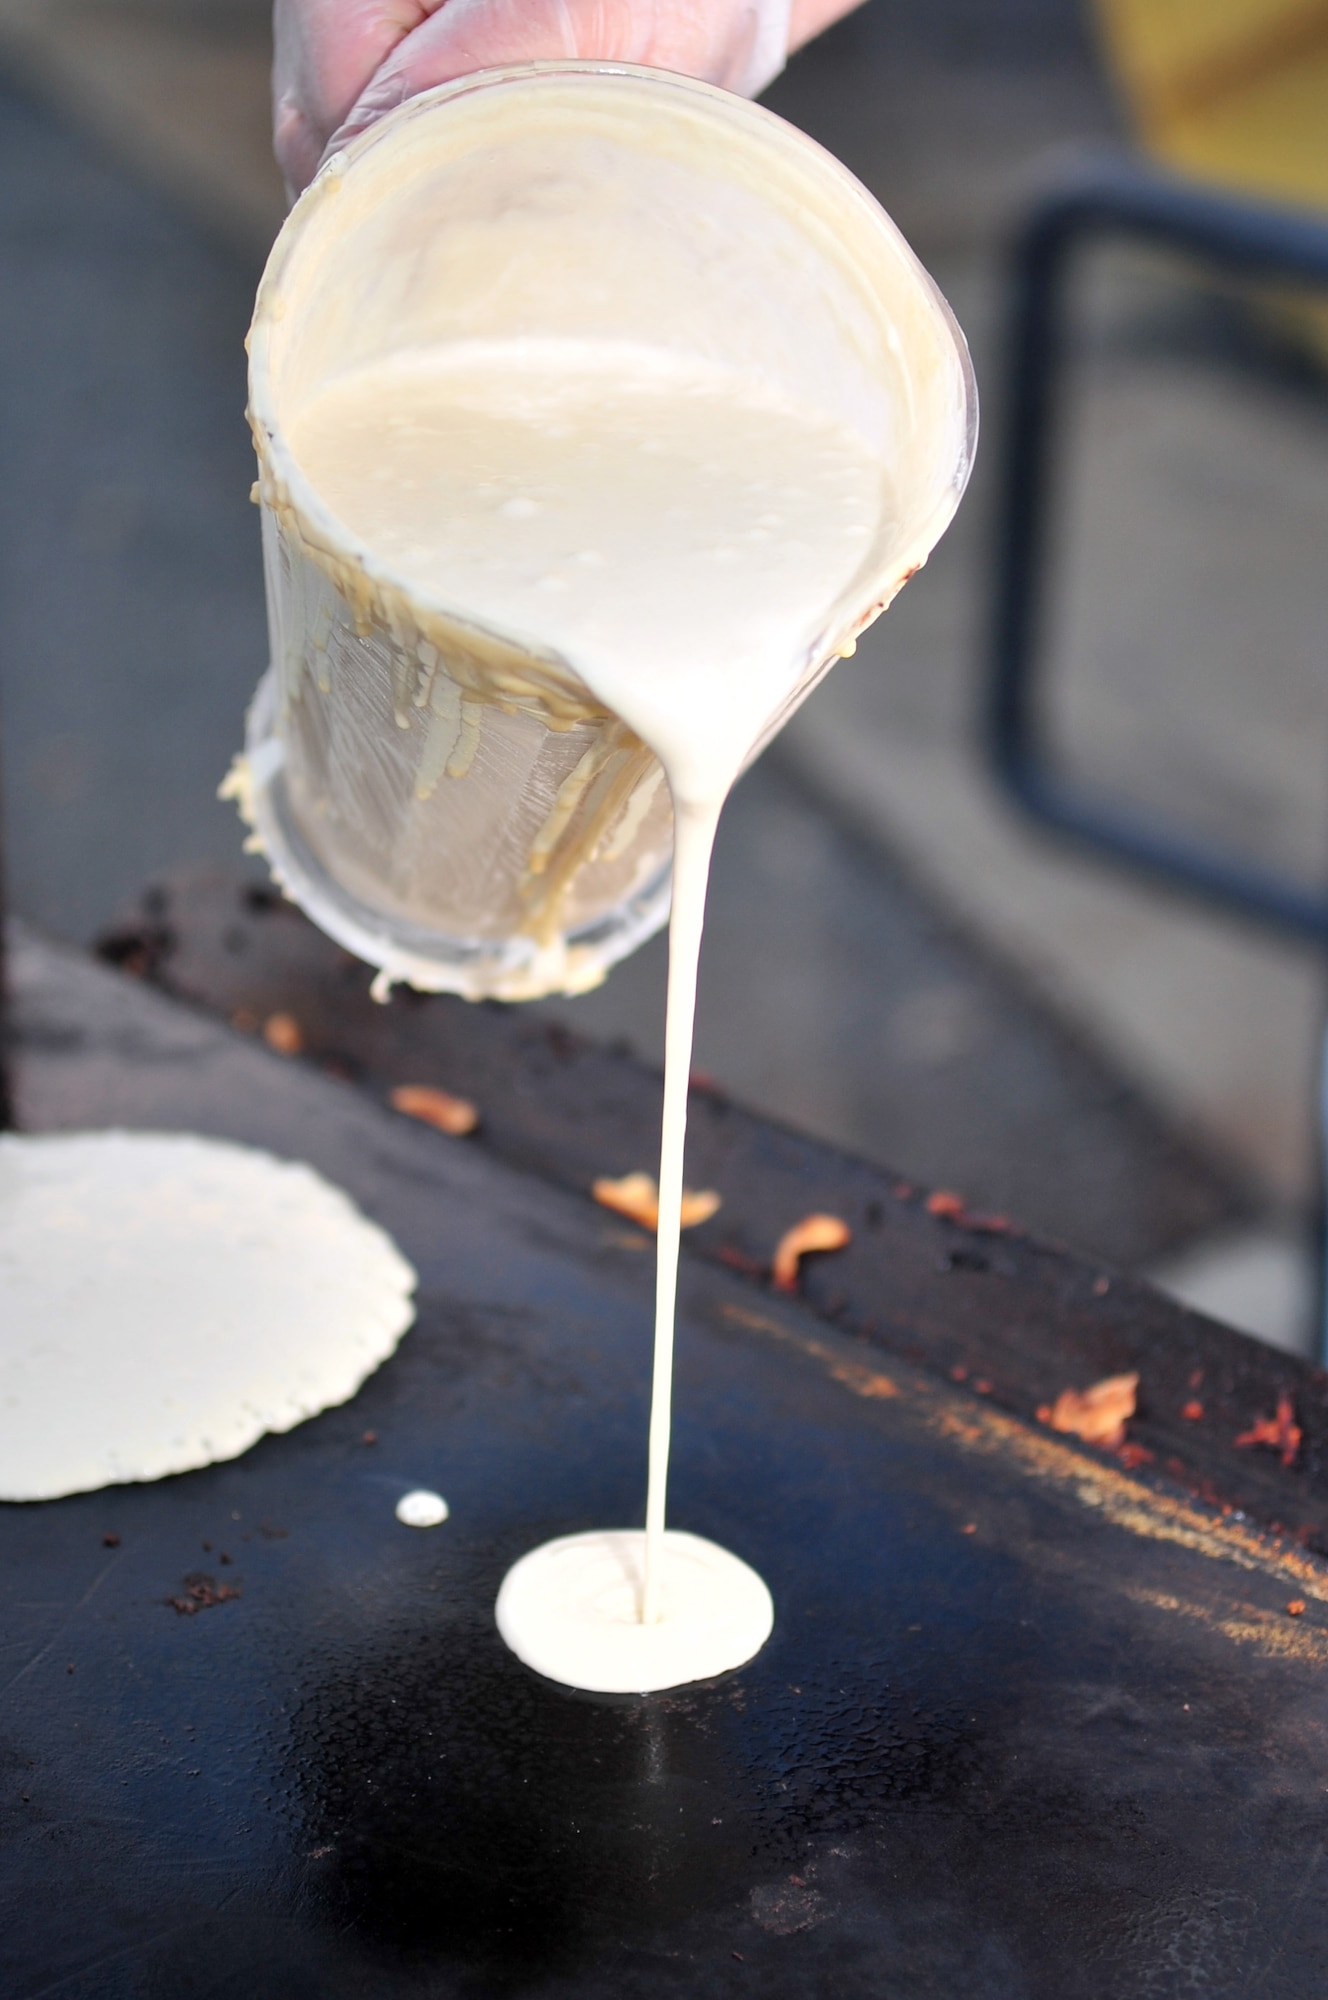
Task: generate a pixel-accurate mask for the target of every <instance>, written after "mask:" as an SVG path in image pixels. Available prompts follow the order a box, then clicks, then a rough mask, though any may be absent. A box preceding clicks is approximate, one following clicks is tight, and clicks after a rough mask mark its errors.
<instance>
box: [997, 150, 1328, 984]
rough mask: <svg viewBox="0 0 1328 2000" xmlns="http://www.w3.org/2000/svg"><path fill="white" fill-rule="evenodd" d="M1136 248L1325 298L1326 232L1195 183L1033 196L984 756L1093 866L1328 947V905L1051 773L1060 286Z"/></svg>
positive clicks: (1118, 178)
mask: <svg viewBox="0 0 1328 2000" xmlns="http://www.w3.org/2000/svg"><path fill="white" fill-rule="evenodd" d="M1111 237H1116V238H1121V237H1125V238H1132V239H1134V240H1135V241H1144V242H1151V243H1157V244H1162V245H1165V246H1166V247H1167V248H1169V249H1173V250H1178V251H1181V252H1183V253H1185V254H1186V255H1188V256H1190V257H1192V258H1195V259H1198V260H1199V261H1201V262H1202V263H1204V264H1206V265H1208V266H1210V267H1213V268H1215V269H1217V270H1219V271H1220V272H1222V273H1223V274H1224V275H1233V274H1234V275H1238V276H1240V277H1241V278H1244V279H1246V280H1251V281H1257V282H1259V283H1271V284H1276V285H1278V286H1281V287H1283V288H1285V287H1287V286H1290V285H1299V286H1307V287H1317V286H1322V287H1328V222H1325V221H1324V220H1323V219H1322V218H1321V217H1319V216H1318V215H1317V214H1315V213H1313V212H1311V211H1308V210H1296V209H1290V208H1284V207H1275V206H1272V205H1271V204H1266V203H1262V202H1256V201H1249V200H1244V199H1241V198H1239V197H1236V196H1233V195H1228V194H1223V193H1220V192H1215V191H1213V190H1211V189H1207V188H1203V187H1199V186H1196V185H1195V184H1194V183H1193V182H1189V181H1184V180H1180V179H1177V178H1175V177H1173V176H1171V175H1167V174H1162V173H1159V172H1157V171H1156V170H1154V169H1151V168H1148V167H1144V166H1141V165H1139V164H1137V163H1136V162H1134V161H1132V160H1130V159H1128V158H1126V157H1124V156H1117V155H1114V154H1106V155H1095V156H1088V157H1085V158H1084V159H1082V160H1081V161H1080V162H1079V163H1078V165H1077V166H1075V167H1074V168H1073V169H1071V170H1070V171H1068V172H1067V173H1066V174H1065V175H1064V177H1063V178H1062V179H1061V180H1060V181H1059V182H1058V184H1057V185H1056V186H1055V187H1053V188H1052V189H1050V190H1049V191H1048V192H1046V193H1045V194H1043V195H1042V196H1041V197H1040V198H1039V199H1038V200H1037V201H1036V202H1035V204H1034V206H1033V207H1032V209H1031V210H1030V212H1029V213H1028V215H1027V217H1026V219H1025V221H1024V224H1023V227H1022V229H1021V231H1020V233H1019V236H1018V238H1017V240H1016V243H1015V246H1014V254H1013V258H1012V266H1011V277H1012V285H1013V296H1012V301H1011V304H1012V311H1011V320H1010V329H1009V340H1010V345H1009V356H1008V363H1007V366H1008V376H1007V385H1006V387H1007V397H1008V404H1007V414H1006V437H1005V454H1004V463H1003V467H1002V475H1001V477H1002V491H1001V494H1000V495H999V496H998V521H999V529H998V541H997V548H996V571H995V594H994V601H993V605H992V626H991V634H990V655H989V668H988V680H987V698H986V747H987V753H988V756H989V759H990V761H991V764H992V766H993V768H994V770H995V773H996V775H997V777H998V778H999V779H1000V781H1001V783H1002V784H1003V785H1004V787H1005V788H1006V790H1007V791H1008V792H1009V793H1010V794H1011V795H1012V797H1013V798H1014V799H1015V800H1017V802H1018V803H1019V805H1020V806H1021V807H1022V808H1023V809H1024V811H1025V812H1027V813H1029V814H1030V815H1031V816H1032V817H1033V818H1034V819H1036V820H1039V821H1041V822H1042V823H1043V824H1045V825H1047V826H1052V827H1055V828H1056V829H1057V830H1058V831H1059V832H1061V833H1064V834H1068V835H1070V836H1072V837H1073V838H1074V839H1076V840H1078V841H1080V842H1083V843H1085V844H1086V845H1088V846H1090V847H1092V848H1095V849H1096V850H1097V851H1098V852H1099V853H1103V854H1106V855H1109V856H1111V857H1112V858H1114V859H1115V860H1116V861H1119V862H1122V863H1124V864H1126V865H1127V866H1128V867H1131V868H1133V869H1135V870H1138V871H1141V872H1143V873H1145V874H1148V875H1151V876H1152V877H1154V878H1155V879H1159V880H1162V881H1166V882H1170V883H1173V884H1175V885H1177V886H1179V887H1181V888H1184V889H1187V890H1190V891H1192V892H1196V893H1197V894H1199V895H1201V896H1203V897H1206V898H1207V899H1208V900H1209V901H1212V902H1215V903H1218V904H1222V905H1224V906H1225V907H1226V908H1228V909H1231V910H1234V911H1237V912H1239V913H1240V914H1242V915H1244V916H1247V917H1252V918H1255V919H1257V920H1258V921H1260V922H1262V923H1265V924H1269V925H1272V926H1274V927H1275V928H1277V929H1278V930H1281V931H1283V932H1290V933H1292V934H1294V935H1295V936H1298V937H1302V938H1308V939H1310V940H1312V941H1313V942H1315V943H1317V944H1321V945H1328V892H1325V893H1322V894H1319V893H1315V892H1314V891H1312V890H1310V889H1307V888H1305V887H1304V886H1302V885H1301V884H1300V883H1298V882H1296V881H1295V880H1294V879H1292V878H1290V877H1284V876H1281V875H1278V874H1276V873H1273V872H1270V871H1265V870H1263V869H1261V868H1259V867H1258V866H1257V865H1252V864H1250V863H1249V862H1247V861H1244V860H1243V859H1242V858H1241V857H1240V856H1239V855H1237V854H1232V853H1227V852H1224V851H1223V850H1221V849H1220V848H1214V847H1210V846H1207V845H1206V844H1204V843H1202V842H1199V841H1196V840H1194V839H1192V838H1191V837H1189V836H1187V835H1185V834H1183V833H1180V832H1175V831H1173V830H1171V829H1169V828H1168V827H1167V826H1166V825H1165V824H1161V823H1158V822H1155V821H1152V820H1149V819H1148V818H1146V817H1144V816H1142V815H1137V814H1134V813H1131V812H1129V811H1123V810H1121V809H1120V808H1119V807H1117V806H1114V805H1113V804H1112V803H1111V802H1110V801H1108V800H1106V799H1104V798H1102V797H1101V796H1100V795H1098V794H1097V793H1095V792H1093V791H1092V790H1091V789H1090V788H1088V787H1086V786H1084V785H1082V784H1080V783H1078V782H1076V781H1075V780H1074V779H1073V778H1071V777H1070V776H1069V775H1068V774H1067V773H1066V772H1065V771H1064V770H1063V769H1061V768H1059V767H1058V765H1057V763H1056V760H1055V758H1054V756H1053V754H1052V753H1051V752H1050V750H1049V749H1048V747H1047V745H1046V742H1045V738H1044V734H1043V731H1042V728H1041V724H1040V717H1039V707H1040V703H1039V698H1038V697H1039V691H1040V686H1041V683H1042V679H1043V661H1042V658H1041V644H1040V641H1041V623H1042V604H1043V588H1044V581H1045V575H1046V552H1047V524H1048V518H1049V514H1050V504H1051V497H1052V489H1053V480H1054V474H1055V444H1056V430H1057V423H1058V419H1059V416H1060V392H1061V378H1062V374H1063V364H1064V356H1065V346H1066V322H1067V279H1068V277H1069V274H1070V268H1071V262H1072V259H1073V258H1074V256H1075V254H1076V252H1077V251H1079V250H1080V248H1081V247H1082V246H1084V245H1086V244H1091V243H1094V242H1098V241H1101V240H1103V239H1106V238H1111Z"/></svg>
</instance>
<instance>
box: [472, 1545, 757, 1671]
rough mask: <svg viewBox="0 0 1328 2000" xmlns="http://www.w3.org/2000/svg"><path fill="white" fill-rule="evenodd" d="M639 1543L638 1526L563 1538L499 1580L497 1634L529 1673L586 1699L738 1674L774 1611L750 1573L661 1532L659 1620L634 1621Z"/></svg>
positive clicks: (641, 1568) (641, 1571) (732, 1560)
mask: <svg viewBox="0 0 1328 2000" xmlns="http://www.w3.org/2000/svg"><path fill="white" fill-rule="evenodd" d="M645 1544H646V1538H645V1535H644V1533H643V1532H642V1531H641V1530H640V1529H639V1528H610V1529H597V1530H595V1531H593V1532H591V1533H589V1534H584V1535H564V1536H563V1537H562V1539H561V1540H559V1541H556V1542H546V1543H545V1544H544V1546H543V1547H542V1548H538V1549H532V1550H531V1552H530V1554H529V1555H527V1556H522V1558H521V1560H520V1561H519V1562H517V1563H514V1564H513V1566H512V1568H511V1569H510V1570H509V1571H508V1572H507V1575H506V1576H505V1577H504V1579H503V1585H502V1589H501V1590H500V1591H499V1593H498V1603H497V1605H496V1607H495V1616H496V1618H497V1621H498V1630H499V1632H500V1633H501V1634H502V1636H503V1638H504V1639H505V1640H506V1642H507V1644H508V1645H509V1646H510V1647H511V1649H512V1651H513V1652H514V1653H515V1654H516V1656H517V1658H518V1659H519V1660H524V1661H525V1663H526V1665H527V1666H528V1667H533V1668H534V1670H535V1672H536V1673H538V1674H543V1675H544V1676H545V1677H546V1679H548V1680H551V1681H561V1682H562V1683H563V1685H564V1686H566V1687H575V1688H586V1689H588V1690H590V1691H591V1692H592V1693H595V1694H652V1693H655V1692H656V1691H657V1690H658V1689H660V1688H671V1687H681V1686H682V1685H683V1684H684V1683H685V1682H687V1681H705V1680H710V1679H711V1678H712V1676H714V1675H715V1674H725V1673H728V1672H730V1671H731V1670H732V1669H733V1668H734V1667H741V1666H743V1665H745V1664H746V1662H747V1661H748V1660H750V1659H753V1658H754V1657H755V1655H756V1654H757V1653H759V1652H760V1650H761V1648H762V1646H764V1644H765V1642H766V1640H767V1639H768V1638H769V1637H770V1631H771V1627H772V1626H773V1624H774V1622H775V1609H774V1605H773V1604H772V1602H771V1599H770V1592H769V1591H768V1590H767V1589H766V1587H765V1585H764V1583H763V1582H762V1581H761V1579H760V1577H759V1576H758V1575H757V1574H756V1571H755V1570H754V1569H749V1568H748V1566H747V1564H746V1563H745V1562H742V1561H741V1560H740V1559H739V1557H737V1556H735V1555H730V1554H729V1552H728V1550H727V1549H721V1548H719V1547H717V1546H716V1544H715V1543H714V1542H707V1541H704V1540H702V1538H701V1536H700V1535H688V1534H684V1533H682V1532H681V1531H680V1530H678V1529H676V1528H670V1529H668V1530H667V1532H666V1533H665V1534H664V1536H663V1544H662V1549H661V1556H662V1561H661V1562H660V1565H659V1570H660V1573H659V1576H658V1579H657V1581H658V1586H659V1588H658V1595H659V1612H660V1615H659V1617H658V1618H656V1619H655V1620H653V1621H652V1622H650V1623H648V1624H647V1623H644V1622H643V1621H642V1617H641V1608H642V1595H643V1590H644V1584H645Z"/></svg>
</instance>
